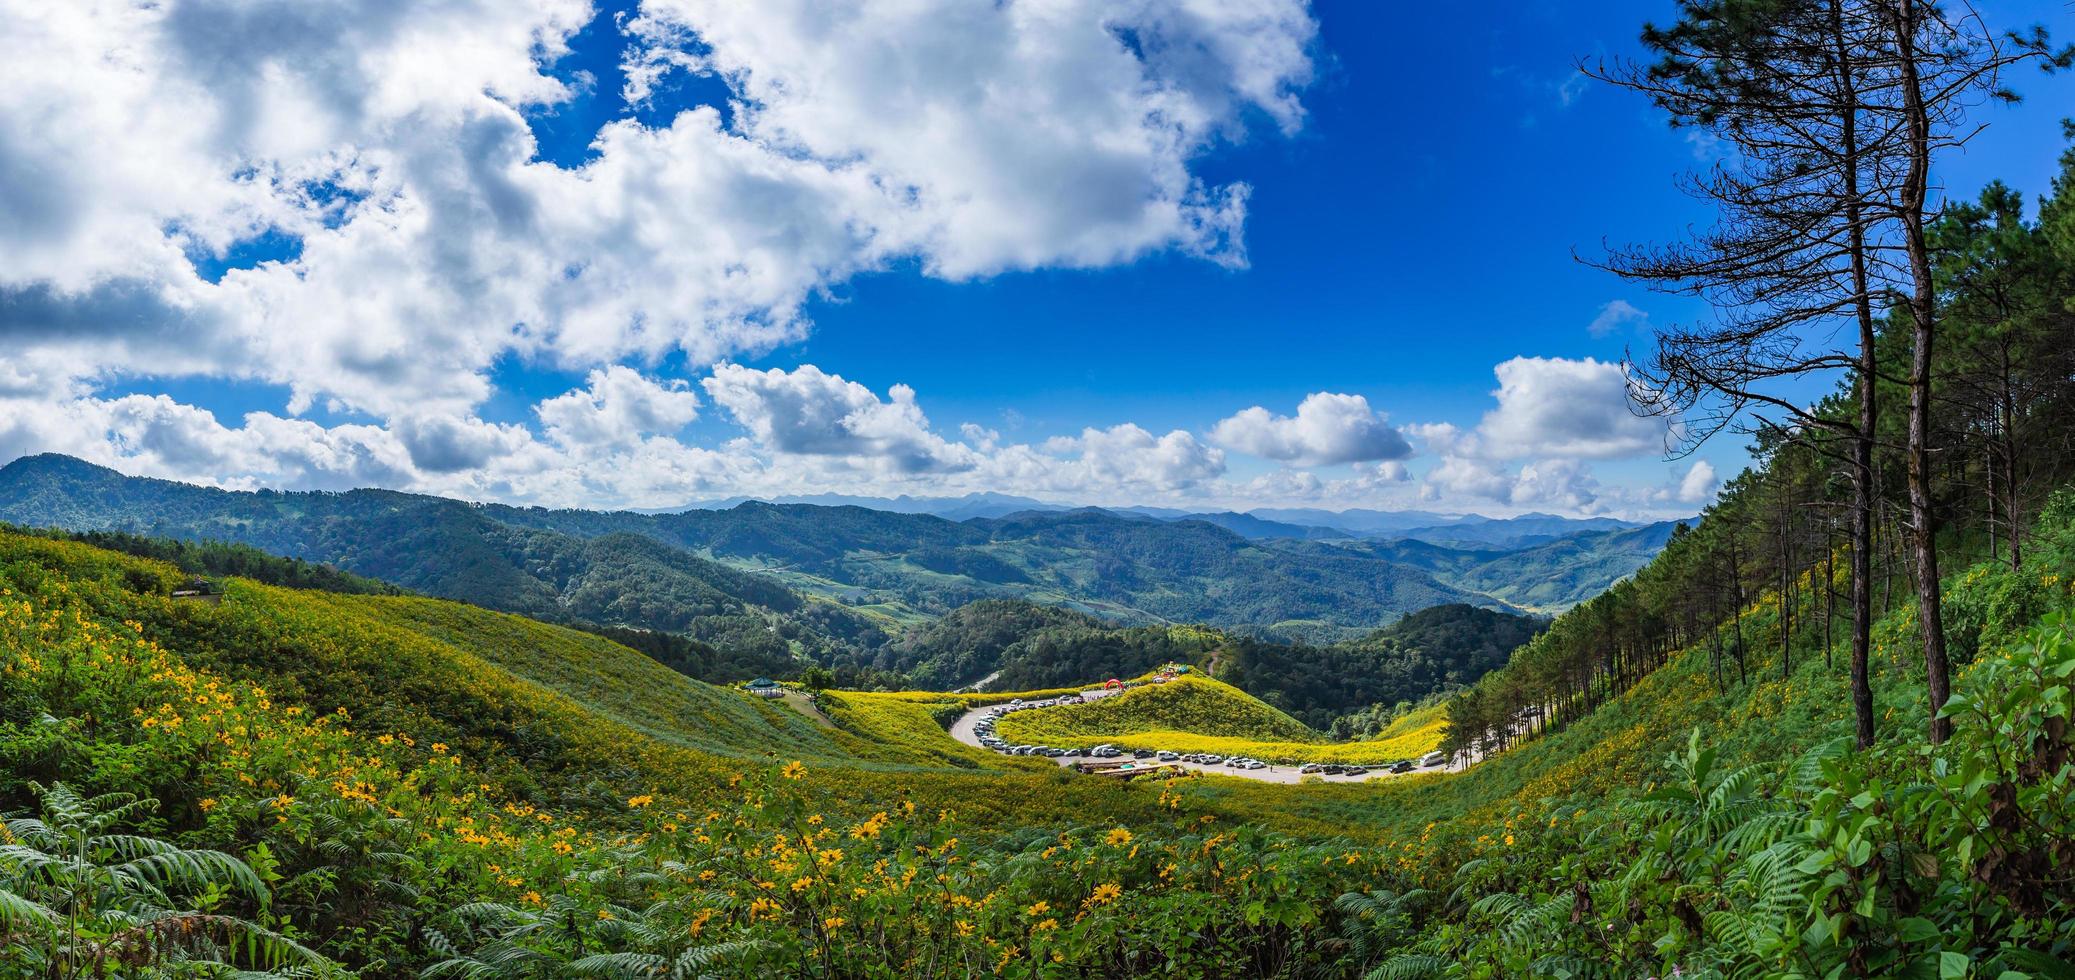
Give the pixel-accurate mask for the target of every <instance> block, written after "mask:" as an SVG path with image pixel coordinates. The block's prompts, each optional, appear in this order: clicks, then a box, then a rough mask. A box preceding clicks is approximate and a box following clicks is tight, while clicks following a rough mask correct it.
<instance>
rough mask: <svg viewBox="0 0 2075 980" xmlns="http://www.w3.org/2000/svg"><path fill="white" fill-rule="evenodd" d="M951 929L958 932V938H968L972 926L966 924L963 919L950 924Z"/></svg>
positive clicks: (971, 931) (971, 932)
mask: <svg viewBox="0 0 2075 980" xmlns="http://www.w3.org/2000/svg"><path fill="white" fill-rule="evenodd" d="M951 927H952V928H953V929H956V930H958V935H959V936H960V937H965V936H970V935H972V934H973V924H972V923H970V922H967V921H966V920H964V919H960V920H958V921H957V922H953V923H951Z"/></svg>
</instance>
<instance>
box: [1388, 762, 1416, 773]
mask: <svg viewBox="0 0 2075 980" xmlns="http://www.w3.org/2000/svg"><path fill="white" fill-rule="evenodd" d="M1391 771H1392V772H1398V773H1405V772H1411V771H1412V760H1411V759H1401V760H1399V761H1398V763H1397V764H1396V765H1393V766H1391Z"/></svg>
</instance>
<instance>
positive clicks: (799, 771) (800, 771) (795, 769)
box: [778, 761, 807, 779]
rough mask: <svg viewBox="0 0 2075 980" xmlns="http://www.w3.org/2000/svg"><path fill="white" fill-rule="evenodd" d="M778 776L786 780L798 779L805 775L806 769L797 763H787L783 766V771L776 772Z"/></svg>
mask: <svg viewBox="0 0 2075 980" xmlns="http://www.w3.org/2000/svg"><path fill="white" fill-rule="evenodd" d="M778 774H779V775H781V776H784V777H785V778H787V779H800V778H802V777H804V776H806V775H807V767H806V766H804V765H801V764H800V763H799V762H797V761H794V762H788V763H786V764H785V768H784V769H781V770H779V771H778Z"/></svg>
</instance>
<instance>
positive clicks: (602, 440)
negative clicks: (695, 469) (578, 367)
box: [533, 364, 699, 449]
mask: <svg viewBox="0 0 2075 980" xmlns="http://www.w3.org/2000/svg"><path fill="white" fill-rule="evenodd" d="M584 384H585V386H584V387H582V388H577V389H573V390H571V391H568V392H565V393H563V394H560V395H556V396H555V397H553V398H550V399H547V400H545V401H543V402H541V403H540V404H538V405H535V406H534V407H533V411H534V414H535V415H537V416H539V417H540V421H541V425H542V426H544V427H545V428H546V430H547V436H548V438H549V439H551V440H553V441H555V442H556V443H559V444H561V445H563V446H567V447H570V448H572V449H575V448H587V447H611V446H627V445H631V444H633V443H636V442H639V441H640V440H641V439H642V438H643V437H645V436H651V435H665V436H667V435H673V434H675V433H676V432H677V431H679V430H680V429H683V428H684V427H685V426H687V425H689V424H691V422H692V420H694V419H696V418H698V417H699V396H698V395H696V394H693V393H692V391H691V388H690V386H688V385H686V384H685V383H684V382H683V381H675V380H673V381H671V382H670V383H669V384H667V385H665V384H658V383H657V382H655V381H651V380H649V379H648V378H645V377H642V375H641V373H640V372H638V371H636V370H634V369H633V368H630V367H625V366H623V365H618V364H615V365H612V366H610V367H604V368H600V369H598V370H595V371H592V372H591V374H590V377H588V378H586V379H585V382H584Z"/></svg>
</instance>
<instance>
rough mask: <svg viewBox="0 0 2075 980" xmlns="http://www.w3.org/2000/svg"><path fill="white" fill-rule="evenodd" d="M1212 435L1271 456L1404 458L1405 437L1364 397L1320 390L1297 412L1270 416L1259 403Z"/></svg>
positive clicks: (1311, 460)
mask: <svg viewBox="0 0 2075 980" xmlns="http://www.w3.org/2000/svg"><path fill="white" fill-rule="evenodd" d="M1210 436H1211V439H1213V440H1214V441H1216V442H1217V443H1218V444H1220V445H1222V446H1224V447H1226V448H1227V449H1234V450H1238V451H1239V452H1243V453H1250V454H1252V455H1255V456H1260V457H1264V458H1267V459H1273V460H1281V461H1283V462H1295V463H1304V464H1313V465H1325V464H1333V463H1359V462H1371V461H1376V460H1395V459H1403V458H1405V457H1406V456H1410V455H1411V454H1412V447H1411V446H1410V445H1409V444H1407V443H1406V442H1405V437H1404V436H1402V435H1400V434H1399V433H1398V431H1397V430H1396V429H1393V428H1391V427H1390V425H1389V423H1388V422H1387V420H1386V416H1385V415H1384V414H1383V413H1382V412H1377V411H1374V410H1372V409H1370V407H1369V400H1368V399H1366V398H1364V397H1362V396H1361V395H1341V394H1333V393H1330V392H1323V391H1322V392H1317V393H1315V394H1312V395H1309V396H1306V397H1305V399H1304V401H1303V402H1302V403H1300V404H1299V405H1298V406H1297V414H1296V415H1295V416H1294V417H1292V416H1287V415H1271V414H1269V412H1268V410H1267V409H1265V408H1262V407H1260V406H1258V405H1256V406H1254V407H1253V408H1249V409H1246V410H1245V411H1242V412H1240V413H1239V414H1237V415H1234V416H1232V417H1230V418H1227V419H1225V420H1224V421H1221V422H1219V423H1218V424H1217V425H1216V426H1215V427H1213V428H1212V429H1211V433H1210Z"/></svg>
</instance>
